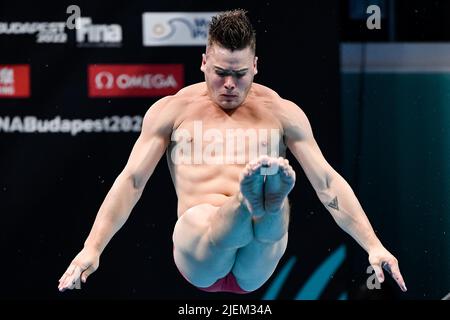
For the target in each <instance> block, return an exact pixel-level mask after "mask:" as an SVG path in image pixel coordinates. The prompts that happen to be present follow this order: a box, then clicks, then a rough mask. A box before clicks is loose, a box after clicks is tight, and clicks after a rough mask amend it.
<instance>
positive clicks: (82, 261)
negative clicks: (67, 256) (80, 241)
mask: <svg viewBox="0 0 450 320" xmlns="http://www.w3.org/2000/svg"><path fill="white" fill-rule="evenodd" d="M99 263H100V253H99V252H98V251H97V250H95V249H91V248H86V247H84V248H83V250H81V251H80V252H79V253H78V254H77V256H76V257H75V258H74V259H73V260H72V262H71V263H70V265H69V267H68V268H67V270H66V272H64V274H63V275H62V277H61V279H59V285H58V289H59V291H61V292H62V291H65V290H66V289H70V290H71V289H74V288H76V289H81V282H83V283H85V282H86V280H87V277H88V276H90V275H91V274H92V273H93V272H95V270H97V268H98V265H99Z"/></svg>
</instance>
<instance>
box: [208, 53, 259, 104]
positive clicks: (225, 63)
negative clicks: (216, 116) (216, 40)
mask: <svg viewBox="0 0 450 320" xmlns="http://www.w3.org/2000/svg"><path fill="white" fill-rule="evenodd" d="M257 60H258V58H257V57H256V56H255V55H254V54H253V52H252V50H251V49H250V47H246V48H245V49H242V50H234V51H231V50H229V49H225V48H223V47H221V46H219V45H217V44H213V45H212V46H209V47H208V48H207V51H206V54H203V57H202V65H201V67H200V69H201V70H202V71H203V73H204V74H205V81H206V85H207V87H208V93H209V96H210V97H211V99H212V100H213V101H214V102H215V103H216V104H218V105H219V106H220V107H222V108H223V109H235V108H237V107H238V106H240V105H241V104H242V103H243V102H244V100H245V98H246V96H247V94H248V91H249V90H250V87H251V85H252V83H253V77H254V76H255V74H257V72H258V70H257V67H256V62H257Z"/></svg>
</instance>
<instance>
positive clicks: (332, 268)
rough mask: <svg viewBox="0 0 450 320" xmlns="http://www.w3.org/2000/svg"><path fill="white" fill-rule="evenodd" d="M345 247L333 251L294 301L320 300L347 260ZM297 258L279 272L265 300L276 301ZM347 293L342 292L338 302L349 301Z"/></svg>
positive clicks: (265, 295) (289, 261)
mask: <svg viewBox="0 0 450 320" xmlns="http://www.w3.org/2000/svg"><path fill="white" fill-rule="evenodd" d="M345 251H346V250H345V246H344V245H341V246H340V247H339V248H337V249H336V250H335V251H333V252H332V253H331V254H330V255H329V256H328V257H327V258H326V259H325V260H324V261H323V262H322V263H321V264H320V265H319V266H318V267H317V269H316V270H315V271H314V272H313V273H312V274H311V276H310V277H309V278H308V279H307V280H306V282H305V283H304V284H303V286H302V287H301V288H300V289H299V290H298V292H297V294H296V295H295V297H294V300H318V299H320V296H321V294H322V293H323V291H324V290H325V288H326V287H327V285H328V283H329V282H330V280H331V279H332V278H333V274H334V273H335V272H336V271H337V270H338V269H339V267H340V266H341V264H342V263H343V262H344V260H345V256H346V254H345ZM296 260H297V259H296V257H291V258H290V259H289V260H288V261H287V262H286V264H285V265H284V266H283V267H282V268H281V270H280V272H278V274H277V276H276V277H275V278H274V280H273V281H272V283H271V285H270V286H269V288H268V289H267V291H266V292H265V294H264V296H263V297H262V299H263V300H276V299H277V298H278V296H279V293H280V291H281V289H282V287H283V285H284V284H285V283H286V280H287V278H288V276H289V274H290V273H291V271H292V269H293V268H294V265H295V263H296ZM347 296H348V295H347V292H345V291H344V292H342V293H341V294H340V295H339V297H337V299H338V300H347Z"/></svg>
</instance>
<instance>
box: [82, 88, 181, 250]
mask: <svg viewBox="0 0 450 320" xmlns="http://www.w3.org/2000/svg"><path fill="white" fill-rule="evenodd" d="M170 99H171V98H170V97H166V98H163V99H161V100H159V101H158V102H156V103H155V104H154V105H153V106H152V107H151V108H150V109H149V110H148V111H147V113H146V115H145V117H144V121H143V125H142V131H141V134H140V136H139V138H138V139H137V141H136V143H135V145H134V147H133V150H132V151H131V154H130V157H129V159H128V162H127V164H126V165H125V168H124V169H123V170H122V172H121V173H120V174H119V176H118V177H117V178H116V180H115V182H114V184H113V185H112V187H111V189H110V190H109V192H108V194H107V195H106V198H105V200H104V201H103V203H102V205H101V207H100V209H99V211H98V214H97V217H96V219H95V222H94V225H93V227H92V229H91V232H90V234H89V236H88V237H87V239H86V241H85V247H89V248H92V249H94V250H96V251H98V252H99V253H101V252H102V251H103V249H104V248H105V247H106V245H107V244H108V242H109V241H110V240H111V238H112V237H113V235H114V234H115V233H116V232H117V231H118V230H119V229H120V228H121V227H122V225H123V224H124V223H125V221H126V220H127V219H128V217H129V215H130V213H131V210H132V209H133V207H134V206H135V204H136V203H137V201H138V200H139V198H140V196H141V194H142V191H143V189H144V187H145V184H146V183H147V181H148V179H149V178H150V176H151V174H152V173H153V171H154V169H155V167H156V165H157V163H158V162H159V160H160V159H161V157H162V155H163V154H164V151H165V150H166V148H167V146H168V144H169V142H170V135H171V132H172V128H173V119H172V118H173V116H172V114H173V113H171V112H170V111H168V110H167V109H168V103H170Z"/></svg>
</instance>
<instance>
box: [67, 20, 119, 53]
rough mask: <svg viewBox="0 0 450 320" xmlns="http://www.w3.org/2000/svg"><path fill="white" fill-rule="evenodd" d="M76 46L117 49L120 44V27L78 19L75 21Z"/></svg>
mask: <svg viewBox="0 0 450 320" xmlns="http://www.w3.org/2000/svg"><path fill="white" fill-rule="evenodd" d="M75 24H76V33H77V45H78V46H81V47H118V46H120V45H121V44H122V27H121V26H120V25H118V24H93V23H92V19H91V18H88V17H80V18H77V19H76V21H75Z"/></svg>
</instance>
